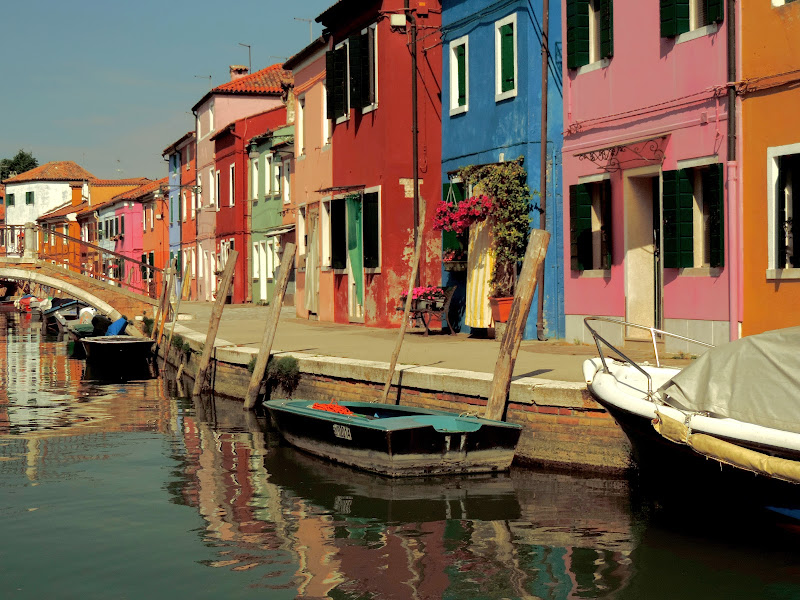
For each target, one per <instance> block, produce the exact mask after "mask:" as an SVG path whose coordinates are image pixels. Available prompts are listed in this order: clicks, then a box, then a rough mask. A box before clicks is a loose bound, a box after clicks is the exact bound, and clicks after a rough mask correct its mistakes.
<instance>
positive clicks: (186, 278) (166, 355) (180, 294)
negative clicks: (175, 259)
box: [164, 260, 190, 366]
mask: <svg viewBox="0 0 800 600" xmlns="http://www.w3.org/2000/svg"><path fill="white" fill-rule="evenodd" d="M189 267H190V263H189V261H188V260H187V261H186V268H185V269H184V270H183V279H181V281H182V282H183V285H181V290H180V292H178V302H177V303H176V304H175V315H174V316H173V318H172V328H171V329H170V330H169V339H168V340H167V347H166V349H165V350H164V366H166V365H167V359H168V358H169V350H170V348H172V336H173V335H175V324H176V323H177V322H178V311H180V309H181V300H183V295H184V294H185V293H186V288H187V287H188V286H187V285H186V282H187V281H189Z"/></svg>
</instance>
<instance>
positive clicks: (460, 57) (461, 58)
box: [445, 44, 467, 197]
mask: <svg viewBox="0 0 800 600" xmlns="http://www.w3.org/2000/svg"><path fill="white" fill-rule="evenodd" d="M454 54H455V59H456V61H455V65H452V66H451V67H450V68H455V69H456V75H457V78H458V106H464V105H466V103H467V45H466V44H461V45H460V46H456V47H455V50H454ZM445 197H446V196H445Z"/></svg>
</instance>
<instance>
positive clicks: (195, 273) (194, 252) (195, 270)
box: [191, 248, 197, 277]
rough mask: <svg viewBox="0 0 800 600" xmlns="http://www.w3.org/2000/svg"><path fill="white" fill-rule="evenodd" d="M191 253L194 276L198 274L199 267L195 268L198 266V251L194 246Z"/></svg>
mask: <svg viewBox="0 0 800 600" xmlns="http://www.w3.org/2000/svg"><path fill="white" fill-rule="evenodd" d="M191 255H192V277H194V276H195V275H197V269H196V268H195V267H196V266H197V262H196V259H197V251H196V250H195V249H194V248H192V249H191Z"/></svg>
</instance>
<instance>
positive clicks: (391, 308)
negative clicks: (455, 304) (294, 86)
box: [299, 0, 442, 327]
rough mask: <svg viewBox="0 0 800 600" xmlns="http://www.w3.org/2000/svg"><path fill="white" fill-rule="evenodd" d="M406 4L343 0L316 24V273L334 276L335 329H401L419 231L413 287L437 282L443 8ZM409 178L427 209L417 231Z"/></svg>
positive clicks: (416, 2) (391, 0)
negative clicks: (321, 124)
mask: <svg viewBox="0 0 800 600" xmlns="http://www.w3.org/2000/svg"><path fill="white" fill-rule="evenodd" d="M408 4H409V5H410V8H408V9H405V8H404V1H403V0H381V1H378V2H369V3H364V2H360V1H358V0H339V2H337V3H335V4H334V5H333V6H331V7H330V8H329V9H327V10H326V11H325V12H324V13H322V14H321V15H320V16H319V17H317V19H316V20H317V22H319V23H321V24H322V25H323V27H324V28H325V29H326V30H327V31H329V32H330V39H329V50H328V52H327V55H326V93H327V117H328V119H329V123H330V127H331V128H332V132H333V133H332V136H331V147H332V148H333V161H332V162H333V166H332V184H331V188H330V189H329V190H321V191H320V192H319V193H320V213H321V214H320V234H321V239H322V240H323V241H324V243H323V245H322V247H321V256H320V268H321V270H322V271H329V272H333V280H334V283H333V290H334V293H333V304H334V306H333V311H332V312H333V315H334V321H336V322H340V323H347V322H352V323H364V324H365V325H369V326H374V327H387V326H391V325H398V324H399V320H400V315H399V313H398V312H397V311H396V310H395V308H396V307H397V306H398V305H399V303H400V300H399V299H400V296H401V295H402V294H403V293H404V291H405V290H406V289H407V287H408V284H409V277H410V274H411V269H412V265H411V262H412V261H411V258H412V256H413V251H414V240H415V236H416V234H417V233H419V235H422V241H423V243H422V256H421V259H420V276H419V282H420V284H422V285H438V284H439V283H440V281H441V234H440V233H438V232H434V231H433V230H432V227H431V223H432V219H433V216H434V212H435V208H436V204H437V202H438V201H439V199H440V197H441V189H442V188H441V174H440V170H439V165H440V164H441V127H442V123H441V101H440V99H439V92H440V90H441V68H442V55H441V44H440V43H439V27H440V25H441V10H440V9H441V5H440V2H438V0H435V1H433V2H423V1H420V0H410V1H409V2H408ZM390 16H391V18H390ZM415 34H416V44H414V43H412V40H413V37H414V35H415ZM414 48H416V57H415V58H416V78H417V99H416V111H413V110H412V106H413V104H412V73H414V71H413V70H412V59H413V58H414V53H413V52H412V50H413V49H414ZM414 114H416V117H417V123H416V129H417V131H418V142H417V149H418V150H417V151H418V160H417V164H416V165H414V163H413V160H412V157H413V144H412V141H413V140H412V130H413V129H414V127H413V126H412V123H413V118H414ZM415 175H417V176H418V178H419V191H418V193H419V197H420V198H421V199H422V202H424V204H425V206H426V211H425V213H426V217H425V223H424V226H423V227H421V228H419V229H418V228H417V227H416V223H415V214H416V211H415V206H414V196H415V193H414V180H415ZM299 226H300V227H303V224H300V225H299ZM303 230H305V229H303Z"/></svg>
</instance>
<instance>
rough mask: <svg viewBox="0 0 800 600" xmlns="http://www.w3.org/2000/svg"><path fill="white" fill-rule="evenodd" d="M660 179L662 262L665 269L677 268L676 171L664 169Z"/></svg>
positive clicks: (678, 261)
mask: <svg viewBox="0 0 800 600" xmlns="http://www.w3.org/2000/svg"><path fill="white" fill-rule="evenodd" d="M662 179H663V188H662V192H661V202H662V207H663V214H664V224H663V230H662V238H663V257H664V259H663V263H664V268H665V269H677V268H678V266H679V263H680V257H679V252H678V172H677V171H664V173H663V175H662Z"/></svg>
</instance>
